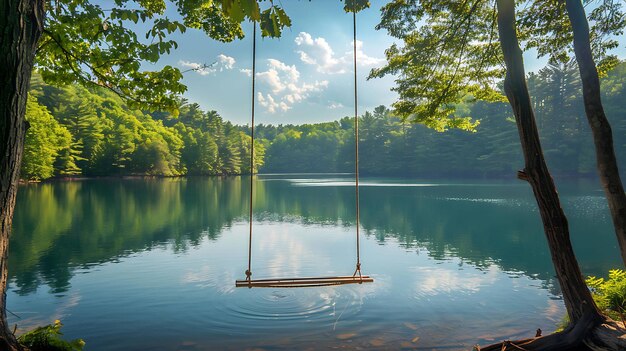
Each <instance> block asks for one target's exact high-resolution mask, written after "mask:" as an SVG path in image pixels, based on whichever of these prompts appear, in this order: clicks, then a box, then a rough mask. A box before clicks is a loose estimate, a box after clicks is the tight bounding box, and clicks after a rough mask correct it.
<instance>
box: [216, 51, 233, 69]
mask: <svg viewBox="0 0 626 351" xmlns="http://www.w3.org/2000/svg"><path fill="white" fill-rule="evenodd" d="M217 62H219V65H220V66H221V67H222V68H223V69H233V67H235V62H236V61H235V58H234V57H230V56H226V55H224V54H219V55H217Z"/></svg>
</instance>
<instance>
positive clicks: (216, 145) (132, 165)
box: [22, 62, 626, 179]
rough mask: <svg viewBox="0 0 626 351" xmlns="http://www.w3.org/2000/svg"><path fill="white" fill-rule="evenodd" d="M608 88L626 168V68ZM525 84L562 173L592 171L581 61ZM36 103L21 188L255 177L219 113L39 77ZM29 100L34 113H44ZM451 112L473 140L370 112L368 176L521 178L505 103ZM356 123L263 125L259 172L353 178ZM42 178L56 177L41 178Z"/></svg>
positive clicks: (240, 135) (364, 161)
mask: <svg viewBox="0 0 626 351" xmlns="http://www.w3.org/2000/svg"><path fill="white" fill-rule="evenodd" d="M601 83H602V86H603V91H604V95H603V97H602V98H603V101H604V105H605V110H606V111H607V114H608V117H609V119H610V122H611V124H612V127H613V131H614V136H615V137H614V142H615V145H616V153H617V156H618V162H622V163H626V153H624V152H621V150H625V149H626V120H625V119H624V118H622V116H624V115H626V108H624V105H623V103H622V102H623V101H624V100H625V99H626V63H623V64H620V65H619V66H617V67H616V68H615V69H614V70H612V71H610V72H609V73H608V76H607V77H606V78H603V79H602V80H601ZM528 86H529V89H530V92H531V94H532V96H533V104H534V109H535V111H536V116H537V124H538V126H539V130H540V133H541V134H540V136H541V142H542V145H543V146H544V148H545V155H546V159H547V161H548V164H549V165H550V167H551V169H552V170H553V173H554V175H556V176H560V175H567V176H575V175H593V174H595V165H594V162H595V161H594V147H593V143H592V138H591V134H590V131H589V130H588V128H587V122H586V119H585V112H584V108H583V105H582V102H581V101H580V96H581V84H580V79H579V77H578V74H577V69H576V66H575V65H574V64H573V62H569V63H566V64H550V65H548V66H547V67H545V68H544V69H541V70H540V71H539V72H537V73H534V74H531V75H529V77H528ZM31 95H32V96H34V97H37V100H38V101H39V103H40V104H41V105H44V106H45V107H42V106H41V105H36V106H39V108H40V109H42V110H44V111H49V112H50V113H48V112H46V113H47V114H48V117H47V118H48V119H47V120H46V121H48V122H46V123H45V127H40V126H38V125H37V124H35V122H32V121H31V124H33V126H31V132H32V133H33V134H28V135H27V143H26V150H27V151H26V153H25V156H24V165H25V166H24V168H23V175H22V176H23V178H24V179H45V178H48V177H50V176H65V175H75V174H84V175H87V176H106V175H162V176H177V175H225V174H248V173H250V166H249V164H250V136H249V135H250V130H249V127H248V126H236V125H233V124H232V123H230V122H228V121H224V120H223V119H222V117H221V116H220V115H219V114H218V113H217V112H216V111H208V112H205V111H203V110H202V109H201V108H200V106H199V105H197V104H188V103H186V102H184V101H181V102H180V108H179V110H180V114H179V116H178V117H175V116H174V115H173V114H170V113H167V112H158V113H152V114H147V113H145V112H142V111H137V110H132V109H130V108H128V106H127V105H125V104H124V103H123V101H122V100H121V99H120V98H119V97H117V96H115V94H112V93H110V92H107V91H105V90H103V89H85V88H82V87H79V86H66V87H62V88H55V87H51V86H48V85H45V84H43V83H42V82H41V80H40V79H39V78H38V77H37V76H35V77H34V79H33V89H32V90H31ZM31 100H32V101H31V102H29V106H31V105H32V104H37V101H35V100H34V99H31ZM454 108H455V109H456V110H457V111H462V112H463V113H465V114H466V115H471V116H476V117H478V118H479V119H478V120H479V121H480V125H478V126H477V127H476V128H475V132H473V133H468V132H466V131H460V130H450V131H448V132H447V133H439V132H436V131H433V130H432V129H429V128H427V127H425V126H423V125H420V124H412V123H409V121H407V120H405V119H403V118H401V117H399V116H397V115H395V114H394V113H393V112H392V111H390V110H389V109H387V108H386V107H384V106H379V107H377V108H375V109H374V110H373V111H371V112H366V113H365V114H363V116H361V117H360V120H359V126H360V133H359V134H360V140H359V147H360V170H361V172H362V173H363V174H369V175H381V176H382V175H387V176H388V175H392V176H412V177H413V176H420V177H441V176H447V177H501V176H511V175H513V174H515V171H516V170H517V169H518V168H519V167H520V165H521V164H522V160H521V156H520V155H519V141H518V135H517V131H516V129H515V126H514V123H513V122H512V120H511V116H510V109H509V108H508V107H507V105H506V104H504V103H501V102H491V103H490V102H484V101H474V100H473V99H467V98H466V99H464V100H463V101H462V102H461V103H458V104H455V105H454ZM46 109H47V110H46ZM35 110H36V109H33V111H35ZM50 114H51V115H52V116H53V117H54V118H52V116H50ZM29 118H31V117H29ZM33 118H34V117H33ZM478 120H477V121H478ZM55 123H56V124H58V128H60V129H59V130H60V131H59V133H58V135H60V137H58V138H54V137H50V135H52V136H55V135H57V134H55V133H53V132H52V131H53V130H55V128H57V127H53V126H54V124H55ZM353 124H354V119H353V118H351V117H344V118H342V119H340V120H339V121H335V122H325V123H317V124H303V125H278V126H273V125H258V126H256V128H255V156H254V160H255V168H254V171H255V172H257V171H259V170H261V171H262V172H353V171H354V129H353ZM39 125H41V123H40V124H39ZM63 130H65V132H63ZM39 133H42V134H41V135H39ZM44 141H45V143H47V144H46V145H49V146H47V148H48V149H50V148H52V149H51V150H52V151H50V152H48V151H46V152H42V151H43V150H48V149H45V148H44V147H42V146H40V145H42V143H44ZM53 141H54V143H53ZM470 146H471V147H470ZM54 150H56V151H54ZM41 169H43V170H47V171H46V172H47V173H42V172H41V171H34V170H41ZM37 172H39V173H37ZM27 174H38V175H37V176H36V177H34V176H28V175H27Z"/></svg>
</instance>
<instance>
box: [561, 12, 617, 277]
mask: <svg viewBox="0 0 626 351" xmlns="http://www.w3.org/2000/svg"><path fill="white" fill-rule="evenodd" d="M565 6H566V9H567V14H568V16H569V19H570V22H571V23H572V29H573V33H574V53H575V54H576V61H577V62H578V70H579V71H580V77H581V80H582V86H583V100H584V102H585V113H586V115H587V121H588V122H589V126H590V127H591V132H592V135H593V142H594V144H595V148H596V162H597V166H598V175H599V176H600V182H601V183H602V188H603V189H604V194H605V196H606V199H607V201H608V203H609V209H610V211H611V218H612V219H613V225H614V227H615V234H616V235H617V242H618V243H619V247H620V252H621V255H622V261H623V262H624V265H626V194H625V193H624V186H623V184H622V180H621V179H620V175H619V171H618V167H617V160H616V159H615V150H614V148H613V132H612V131H611V125H610V124H609V121H608V120H607V118H606V114H605V113H604V108H603V106H602V99H601V95H600V78H599V77H598V70H597V68H596V63H595V61H594V60H593V55H592V52H591V43H590V41H589V23H588V22H587V16H586V15H585V9H584V7H583V4H582V3H581V1H580V0H566V1H565Z"/></svg>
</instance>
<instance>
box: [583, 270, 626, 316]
mask: <svg viewBox="0 0 626 351" xmlns="http://www.w3.org/2000/svg"><path fill="white" fill-rule="evenodd" d="M586 282H587V285H588V286H589V289H590V290H591V293H592V294H593V299H594V300H595V302H596V304H597V305H598V308H599V309H600V310H601V311H602V312H604V313H605V314H607V315H608V316H609V317H611V318H612V319H614V320H619V321H622V322H624V317H625V312H626V271H623V270H621V269H612V270H610V271H609V279H607V280H605V279H604V278H596V277H589V278H587V280H586Z"/></svg>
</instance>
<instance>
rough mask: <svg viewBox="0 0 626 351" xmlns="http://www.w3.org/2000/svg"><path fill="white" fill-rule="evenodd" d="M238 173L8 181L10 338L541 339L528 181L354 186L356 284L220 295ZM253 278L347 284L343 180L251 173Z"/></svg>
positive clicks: (598, 250) (407, 344)
mask: <svg viewBox="0 0 626 351" xmlns="http://www.w3.org/2000/svg"><path fill="white" fill-rule="evenodd" d="M249 181H250V178H247V177H228V178H202V177H198V178H180V179H147V180H146V179H128V180H110V179H106V180H84V181H73V182H53V183H43V184H34V185H25V186H21V187H20V190H19V193H18V200H17V205H16V211H15V218H14V223H13V234H12V238H11V244H10V245H11V246H10V259H9V288H8V297H7V298H8V309H9V310H10V311H11V312H12V313H14V314H15V315H17V316H19V318H18V317H16V316H15V315H12V314H9V316H8V317H9V321H10V323H11V325H13V324H17V325H18V332H19V331H24V330H27V329H29V328H32V327H33V326H36V325H42V324H48V323H52V322H53V321H54V320H55V319H60V320H61V321H62V322H63V324H64V327H63V332H64V334H65V337H67V338H83V339H84V340H85V341H86V343H87V345H86V347H85V350H148V349H150V350H222V349H223V350H245V349H250V350H295V349H302V350H304V349H328V348H338V349H344V348H345V349H376V348H380V349H400V348H404V349H427V350H430V349H437V350H462V349H464V350H467V349H469V348H471V346H472V345H474V344H477V343H480V344H485V343H492V342H497V341H501V340H503V339H507V338H525V337H530V336H533V335H534V333H535V330H536V329H537V328H541V329H542V330H544V332H550V331H553V330H554V329H555V328H556V327H557V325H558V324H559V323H560V321H561V320H562V317H563V316H564V314H565V308H564V305H563V302H562V300H561V298H560V292H559V288H558V284H557V283H556V279H555V277H554V271H553V267H552V264H551V260H550V255H549V252H548V249H547V244H546V240H545V238H544V234H543V231H542V226H541V222H540V219H539V213H538V211H537V209H536V205H535V202H534V198H533V197H532V192H531V190H530V187H529V186H528V185H527V184H525V183H523V182H521V181H516V180H511V181H489V180H480V181H477V180H466V181H459V180H454V181H442V180H433V181H430V180H408V179H379V178H364V179H362V180H361V186H362V187H361V261H362V270H363V273H364V274H369V275H371V276H372V277H373V278H374V283H370V284H362V285H346V286H339V287H322V288H300V289H278V288H267V289H260V288H259V289H247V288H235V280H236V279H244V278H245V275H244V271H245V270H246V268H247V254H248V252H247V250H248V214H247V211H248V206H249V199H248V191H249ZM254 181H255V199H254V203H253V205H254V211H255V216H254V234H253V242H252V245H253V249H252V272H253V277H254V278H263V277H291V276H327V275H351V274H352V272H353V271H354V267H355V260H356V248H355V205H354V188H353V181H352V180H351V178H350V175H342V174H338V175H337V174H335V175H294V174H288V175H260V176H258V177H255V180H254ZM559 192H560V194H561V199H562V201H563V206H564V208H565V211H566V214H567V215H568V218H569V220H570V227H571V230H572V240H573V243H574V248H575V250H576V254H577V257H578V260H579V263H580V265H581V267H582V270H583V272H584V274H586V275H605V274H606V272H607V271H608V270H609V269H611V268H614V267H621V260H620V257H619V253H618V249H617V242H616V239H615V236H614V232H613V229H612V225H611V220H610V216H609V213H608V209H607V204H606V201H605V200H604V197H603V193H602V191H601V189H600V187H599V184H598V183H597V182H594V181H567V182H562V184H559Z"/></svg>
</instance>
